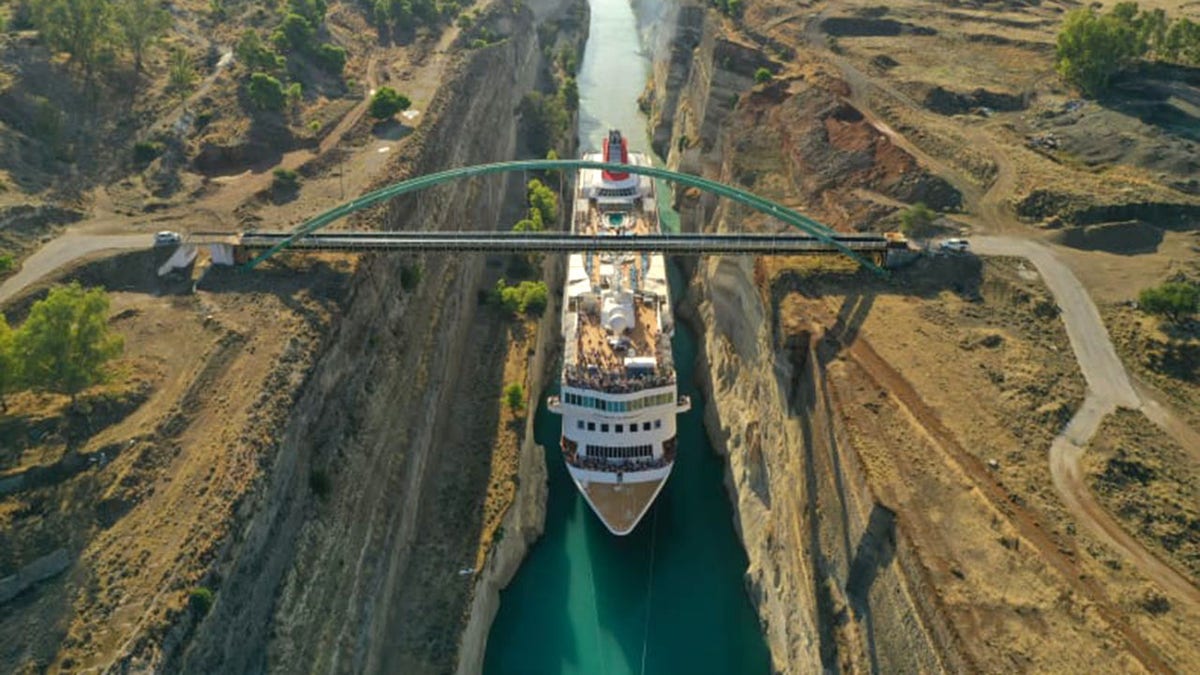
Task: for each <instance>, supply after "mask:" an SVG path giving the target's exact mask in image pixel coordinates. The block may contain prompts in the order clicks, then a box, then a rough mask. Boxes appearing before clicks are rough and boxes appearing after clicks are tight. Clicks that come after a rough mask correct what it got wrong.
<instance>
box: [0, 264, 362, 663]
mask: <svg viewBox="0 0 1200 675" xmlns="http://www.w3.org/2000/svg"><path fill="white" fill-rule="evenodd" d="M301 264H302V265H303V268H304V270H303V271H304V272H306V273H304V274H296V270H292V271H290V272H288V273H287V275H286V276H287V277H289V278H290V281H286V280H284V279H283V278H281V277H280V276H279V275H278V273H277V272H272V271H269V270H267V271H263V272H260V273H257V274H258V276H256V277H248V276H247V277H241V276H238V277H230V278H228V279H226V280H225V282H223V283H224V285H223V286H222V287H221V288H220V290H216V291H201V292H200V293H198V294H196V295H189V296H173V295H161V296H160V295H155V294H152V293H149V292H146V291H145V290H141V291H122V292H114V293H112V294H111V297H112V312H113V314H112V318H111V319H110V321H111V323H112V325H113V327H114V328H115V329H116V331H117V332H119V333H120V334H121V335H122V336H123V337H124V338H125V355H124V357H123V358H122V360H121V362H120V363H119V364H118V366H119V367H120V368H119V370H121V371H124V372H125V373H126V374H127V377H125V378H123V379H120V380H117V381H115V382H114V383H113V384H111V385H107V386H106V387H101V388H97V389H96V390H95V391H92V392H89V393H88V396H101V395H106V396H109V397H112V396H114V395H117V394H120V393H121V392H124V391H127V390H129V389H130V388H133V390H134V391H135V392H140V396H139V397H138V398H137V400H136V402H135V404H134V405H131V406H125V407H119V408H114V410H118V411H119V413H120V414H119V415H118V416H115V417H113V418H112V419H102V420H96V422H95V423H93V425H92V426H91V427H90V428H86V429H87V432H86V433H83V434H81V435H79V436H78V437H77V438H75V439H74V440H73V441H72V447H73V449H74V450H75V451H76V452H79V453H82V454H84V455H85V456H89V457H93V456H94V457H96V458H97V459H98V461H96V462H94V463H88V464H87V466H86V467H85V468H84V469H82V470H81V471H77V472H71V473H69V474H67V475H64V476H61V477H59V478H56V479H55V480H52V481H50V482H49V483H47V484H42V485H39V486H38V487H36V488H33V489H25V490H20V491H18V492H16V493H15V494H11V495H7V496H4V497H3V498H0V514H3V515H0V521H2V523H3V525H2V532H3V537H2V540H3V549H4V556H3V564H4V567H5V571H6V572H7V571H10V570H9V568H10V567H12V566H18V565H22V564H25V563H26V562H28V561H29V560H32V559H33V558H36V557H37V556H39V555H42V554H45V553H47V552H49V551H51V550H54V549H56V548H66V549H67V550H68V551H69V553H70V555H71V558H72V560H74V561H75V564H74V565H73V567H72V569H71V570H70V571H69V572H68V573H66V574H64V575H63V576H61V577H59V578H57V579H55V580H53V581H49V582H46V583H44V584H41V585H40V586H39V587H38V588H36V589H35V590H33V591H30V592H29V593H27V594H26V596H23V597H24V599H22V600H20V601H19V602H20V603H21V609H20V611H17V612H13V613H8V614H5V615H3V616H2V618H0V643H3V644H6V645H19V648H17V649H13V650H8V651H6V652H4V653H3V654H0V670H2V671H5V672H14V671H20V670H21V668H23V667H30V666H33V665H37V666H38V667H41V668H45V667H47V666H50V665H52V664H53V665H54V667H60V666H62V665H63V664H71V663H73V664H75V667H82V668H92V667H96V668H98V667H101V666H102V665H104V664H107V663H110V662H111V661H112V660H113V659H114V658H115V657H116V656H117V655H118V654H120V653H122V652H125V651H127V650H130V649H133V648H134V646H135V645H136V644H138V641H139V640H148V643H147V645H146V646H148V647H151V649H157V648H158V647H153V646H152V645H161V644H162V639H163V637H164V636H165V635H166V632H167V631H168V629H169V628H170V627H171V626H172V625H177V624H179V622H180V621H181V617H183V616H186V615H185V614H184V613H185V612H186V611H187V602H188V600H187V596H188V593H189V591H190V590H191V589H192V588H193V587H195V586H196V585H198V584H201V583H203V581H204V579H205V575H206V574H207V573H208V571H209V569H210V568H211V565H212V564H213V562H214V561H215V559H216V556H217V552H218V551H219V550H220V548H221V546H222V545H223V543H224V541H225V539H226V537H227V536H228V535H229V533H231V532H233V531H235V530H236V529H237V528H238V523H239V522H240V520H239V519H240V518H244V517H245V516H246V515H247V514H245V513H242V514H239V513H237V512H236V511H235V508H234V507H235V506H236V505H237V503H238V502H239V500H240V499H241V498H242V497H243V496H244V495H246V494H247V493H248V492H249V491H250V490H252V489H253V488H254V486H255V484H256V482H257V481H258V479H259V477H260V476H261V471H262V467H263V466H266V465H267V462H266V459H267V458H268V457H270V453H271V452H273V451H274V448H275V443H276V442H277V440H278V431H279V430H278V428H277V425H278V424H279V423H280V422H281V421H282V420H283V419H284V418H285V416H286V414H287V412H288V411H289V410H290V405H291V399H292V396H293V395H294V393H295V391H296V390H297V387H298V386H299V385H300V383H301V382H302V381H303V377H304V374H305V372H306V371H307V369H308V367H309V365H310V364H311V362H312V358H313V354H314V350H315V349H316V346H317V344H318V342H319V339H320V334H321V332H322V331H323V330H324V328H325V327H326V326H327V325H328V323H329V321H330V320H331V319H332V312H333V311H334V309H333V308H334V305H335V303H336V302H337V298H339V297H340V295H341V293H342V292H343V290H342V288H343V286H342V284H343V283H344V281H345V278H346V277H345V273H344V272H345V270H344V269H343V271H338V270H337V269H335V268H334V267H329V266H326V264H325V263H322V262H317V261H303V262H302V263H301ZM80 274H84V275H85V276H86V274H87V273H86V271H84V272H80ZM272 277H274V278H272ZM264 289H265V292H264ZM143 401H144V402H143ZM14 403H15V406H14V408H15V409H16V410H17V411H18V412H19V413H21V414H26V413H28V418H29V419H30V420H34V421H35V422H36V421H37V420H40V419H44V418H45V417H46V416H48V415H53V414H54V411H55V410H57V409H60V407H61V404H62V401H61V400H60V399H59V398H57V397H40V398H35V397H18V399H17V400H16V401H14ZM139 403H140V405H138V404H139ZM35 404H36V405H37V406H38V410H37V411H35V410H33V409H32V408H30V406H34V405H35ZM63 447H65V446H64V442H63V440H62V439H61V438H60V437H59V436H55V435H51V436H47V437H45V438H43V439H42V440H41V441H39V442H36V443H33V444H31V445H30V446H29V447H27V448H24V449H23V450H22V452H21V453H20V455H17V456H11V457H6V458H5V459H4V468H5V469H12V468H15V467H26V466H29V465H30V464H46V463H47V462H48V461H56V460H57V459H58V457H59V456H61V454H62V448H63ZM101 453H103V455H104V456H103V459H100V455H101ZM6 609H7V608H6ZM29 636H35V637H32V638H30V637H29Z"/></svg>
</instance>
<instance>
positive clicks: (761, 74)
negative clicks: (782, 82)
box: [754, 68, 772, 84]
mask: <svg viewBox="0 0 1200 675" xmlns="http://www.w3.org/2000/svg"><path fill="white" fill-rule="evenodd" d="M771 77H772V75H771V71H770V70H767V69H766V68H759V69H758V70H756V71H754V81H755V82H757V83H758V84H765V83H767V82H770V81H771Z"/></svg>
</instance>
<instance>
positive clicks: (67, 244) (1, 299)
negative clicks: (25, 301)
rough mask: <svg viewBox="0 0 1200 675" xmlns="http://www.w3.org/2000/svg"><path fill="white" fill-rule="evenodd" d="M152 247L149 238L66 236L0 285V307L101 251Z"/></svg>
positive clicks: (145, 236)
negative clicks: (39, 282)
mask: <svg viewBox="0 0 1200 675" xmlns="http://www.w3.org/2000/svg"><path fill="white" fill-rule="evenodd" d="M153 245H154V236H153V235H150V234H112V235H108V234H77V233H69V234H65V235H63V236H61V237H59V238H57V239H55V240H53V241H51V242H50V243H48V244H46V245H45V246H43V247H42V248H40V249H38V251H37V253H34V254H33V255H31V256H29V258H27V259H26V260H25V263H24V264H23V265H22V266H21V271H20V272H18V273H17V274H16V275H15V276H12V277H9V278H8V279H6V280H5V281H4V283H3V284H0V304H4V303H5V302H8V301H9V300H11V299H12V298H13V297H14V296H16V295H17V294H18V293H20V292H21V291H22V290H24V289H25V288H27V287H28V286H29V285H31V284H33V283H35V282H37V281H38V280H40V279H42V278H43V277H45V276H46V275H48V274H50V273H52V272H54V271H55V270H57V269H58V268H60V267H62V266H64V265H66V264H67V263H70V262H73V261H76V260H80V259H82V258H86V257H88V256H91V255H93V254H96V253H99V252H101V251H117V250H135V249H141V248H150V247H151V246H153Z"/></svg>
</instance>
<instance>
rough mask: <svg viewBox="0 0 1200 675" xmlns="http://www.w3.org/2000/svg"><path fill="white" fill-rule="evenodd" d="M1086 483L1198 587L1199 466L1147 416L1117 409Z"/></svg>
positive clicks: (1093, 454) (1091, 459)
mask: <svg viewBox="0 0 1200 675" xmlns="http://www.w3.org/2000/svg"><path fill="white" fill-rule="evenodd" d="M1086 464H1087V473H1088V480H1089V482H1090V484H1091V487H1092V489H1093V491H1094V492H1095V494H1096V496H1097V497H1098V498H1099V500H1100V502H1101V503H1102V504H1104V506H1105V508H1107V509H1108V510H1109V512H1110V513H1113V514H1114V515H1116V516H1117V517H1118V518H1119V519H1120V520H1121V522H1122V524H1123V525H1124V526H1125V527H1126V529H1128V531H1130V532H1133V533H1134V534H1135V536H1137V537H1138V539H1140V540H1141V541H1142V542H1143V543H1144V544H1145V545H1146V546H1148V547H1149V548H1150V549H1151V550H1154V551H1155V552H1157V553H1158V554H1159V555H1161V556H1162V557H1163V558H1164V559H1166V560H1169V561H1170V562H1171V563H1172V564H1173V565H1174V566H1175V567H1176V568H1177V569H1179V570H1180V571H1182V572H1184V573H1185V574H1186V575H1188V576H1189V578H1190V579H1191V580H1192V582H1193V583H1197V582H1200V462H1197V458H1196V457H1194V456H1192V454H1189V453H1188V452H1185V451H1184V449H1183V448H1181V447H1180V446H1179V445H1178V444H1177V443H1176V442H1175V441H1174V440H1172V439H1171V437H1170V436H1168V435H1167V434H1165V433H1163V431H1162V430H1160V429H1159V428H1158V427H1156V426H1155V425H1154V424H1153V423H1152V422H1150V420H1148V419H1146V417H1145V415H1143V414H1142V413H1140V412H1138V411H1133V410H1125V409H1122V410H1118V411H1117V412H1116V413H1114V414H1113V415H1111V416H1110V417H1109V418H1108V419H1107V420H1105V422H1104V425H1103V426H1102V427H1101V428H1100V432H1099V433H1098V434H1097V435H1096V438H1095V439H1094V440H1093V441H1092V446H1091V448H1090V449H1089V452H1088V455H1087V460H1086Z"/></svg>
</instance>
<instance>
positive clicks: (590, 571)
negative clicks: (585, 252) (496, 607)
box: [484, 0, 769, 675]
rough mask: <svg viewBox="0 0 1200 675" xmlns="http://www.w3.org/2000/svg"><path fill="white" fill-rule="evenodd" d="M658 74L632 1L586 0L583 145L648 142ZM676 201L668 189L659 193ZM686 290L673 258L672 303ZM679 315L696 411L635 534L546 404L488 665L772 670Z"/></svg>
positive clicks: (677, 350)
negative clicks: (532, 489) (540, 463)
mask: <svg viewBox="0 0 1200 675" xmlns="http://www.w3.org/2000/svg"><path fill="white" fill-rule="evenodd" d="M649 72H650V63H649V61H648V59H647V57H646V55H645V50H643V48H642V45H641V44H640V43H639V38H638V31H637V27H636V22H635V19H634V14H633V10H632V8H631V6H630V4H629V0H591V26H590V33H589V39H588V44H587V48H586V50H585V52H584V55H583V60H582V62H581V67H580V72H579V76H578V84H579V98H580V120H579V138H580V142H581V146H582V149H583V150H584V151H594V150H598V149H599V143H600V140H601V139H602V138H603V136H604V134H605V132H606V131H607V130H608V129H610V128H617V129H621V130H622V131H623V132H625V133H626V135H627V136H628V137H629V141H630V149H632V150H641V151H643V152H649V143H648V142H647V140H646V135H647V134H646V119H645V117H643V116H642V115H641V114H640V113H639V112H638V109H637V97H638V95H639V94H641V92H642V88H643V87H644V86H645V83H646V80H647V77H648V75H649ZM659 189H660V191H662V190H665V186H663V185H660V186H659ZM667 201H669V200H667V199H665V194H664V198H660V204H663V203H665V202H667ZM663 208H664V209H665V208H666V207H663ZM662 215H663V222H664V223H677V222H678V219H677V218H676V217H675V215H674V214H673V213H669V212H665V213H663V214H662ZM685 290H686V284H685V283H684V280H683V277H682V275H681V274H680V273H679V271H678V269H677V268H675V267H674V266H672V269H671V291H672V297H673V299H674V301H675V304H676V306H678V305H679V304H680V303H681V302H682V300H683V297H682V295H683V293H684V291H685ZM676 326H677V328H676V332H675V337H674V339H673V340H672V342H671V345H672V348H673V350H674V354H675V363H676V366H677V370H678V380H679V390H680V393H683V394H688V395H690V396H691V397H692V410H691V411H690V412H688V413H687V414H685V415H683V416H682V417H681V418H680V419H679V449H680V450H679V458H678V460H677V461H676V462H675V468H674V471H673V473H672V476H671V478H670V480H669V481H668V483H667V485H666V487H665V488H664V489H663V492H662V493H661V494H660V495H659V497H658V500H657V501H656V503H655V505H654V506H653V507H652V508H651V511H650V513H648V514H646V516H645V518H644V519H643V520H642V522H641V524H640V525H638V527H637V529H636V530H635V531H634V532H633V533H632V534H630V535H629V536H627V537H614V536H612V535H611V534H609V533H608V531H607V530H605V528H604V526H603V525H601V524H600V522H599V521H598V520H597V519H596V517H595V516H594V515H593V514H592V513H591V510H590V509H589V508H588V507H587V504H585V503H584V501H583V499H582V498H581V497H580V496H579V494H578V492H577V491H576V490H575V486H574V484H573V483H572V482H571V479H570V477H569V476H568V475H567V471H566V469H565V468H564V467H563V462H562V456H561V455H560V452H559V443H558V439H559V435H560V430H561V418H560V417H559V416H558V415H555V414H552V413H550V412H549V411H548V410H547V409H546V405H545V401H544V400H543V401H542V402H540V404H539V406H538V409H537V413H536V415H537V417H536V418H535V427H536V438H537V442H538V443H539V444H541V445H542V446H543V447H545V448H546V464H547V468H548V472H549V479H550V494H549V500H548V503H547V505H546V507H547V513H546V530H545V534H544V535H543V537H542V538H541V539H540V540H539V541H538V542H537V543H536V544H535V545H534V546H533V547H532V548H531V550H530V552H529V555H528V557H527V558H526V559H525V561H524V563H523V564H522V566H521V569H520V571H519V572H518V573H517V576H516V577H515V578H514V579H513V582H512V584H510V585H509V587H508V588H507V589H506V590H505V591H504V592H503V593H502V594H501V599H500V611H499V614H498V615H497V616H496V620H495V622H494V624H493V625H492V629H491V634H490V636H489V639H488V645H487V653H486V657H485V661H484V672H485V673H488V674H489V675H497V674H508V673H521V674H523V675H524V674H531V673H578V674H586V675H592V674H597V675H600V674H603V675H610V674H612V675H622V674H625V673H634V674H642V673H654V674H659V673H661V674H666V673H766V672H768V670H769V656H768V653H767V648H766V645H765V643H764V641H763V637H762V634H761V632H760V630H759V624H758V617H757V616H756V615H755V613H754V609H753V607H752V606H751V605H750V601H749V599H748V597H747V595H746V592H745V587H744V585H743V575H744V573H745V570H746V565H747V561H746V555H745V553H744V552H743V550H742V548H741V542H740V541H739V540H738V538H737V534H736V532H735V531H734V529H733V513H732V509H731V507H730V504H729V500H728V496H727V494H726V492H725V488H724V484H723V471H724V467H723V465H722V463H721V460H720V459H719V458H718V457H717V456H716V455H715V454H714V453H713V451H712V447H711V446H710V445H709V442H708V438H707V436H706V435H705V433H704V426H703V419H702V418H703V409H704V399H703V396H702V395H701V393H700V392H699V390H698V389H697V388H696V386H695V384H694V382H693V370H694V363H695V359H696V339H695V337H694V336H693V334H692V333H691V331H690V330H688V328H687V327H686V326H685V325H684V324H682V323H681V322H677V323H676ZM556 391H557V388H552V389H551V390H550V391H549V392H547V393H556Z"/></svg>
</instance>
